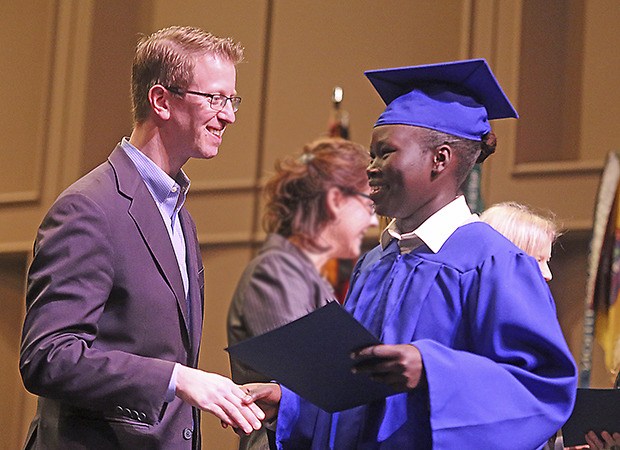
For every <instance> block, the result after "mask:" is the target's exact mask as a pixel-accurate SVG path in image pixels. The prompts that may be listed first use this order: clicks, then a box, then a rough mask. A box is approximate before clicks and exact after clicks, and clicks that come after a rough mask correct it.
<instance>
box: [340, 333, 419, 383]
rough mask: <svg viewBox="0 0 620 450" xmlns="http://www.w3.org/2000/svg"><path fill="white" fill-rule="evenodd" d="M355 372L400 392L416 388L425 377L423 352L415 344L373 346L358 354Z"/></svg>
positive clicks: (354, 361)
mask: <svg viewBox="0 0 620 450" xmlns="http://www.w3.org/2000/svg"><path fill="white" fill-rule="evenodd" d="M351 357H352V359H353V372H354V373H366V374H368V375H369V376H370V378H371V379H373V380H375V381H378V382H380V383H385V384H387V385H389V386H391V387H392V388H393V389H394V390H396V391H399V392H406V391H409V390H411V389H414V388H415V387H417V386H418V384H419V383H420V380H422V377H423V376H424V364H423V363H422V355H421V354H420V351H419V350H418V349H417V348H416V347H415V346H413V345H411V344H396V345H373V346H371V347H366V348H363V349H361V350H358V351H356V352H354V353H353V354H352V355H351Z"/></svg>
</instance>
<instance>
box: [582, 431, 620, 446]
mask: <svg viewBox="0 0 620 450" xmlns="http://www.w3.org/2000/svg"><path fill="white" fill-rule="evenodd" d="M601 438H603V440H601ZM586 442H587V443H588V445H589V446H590V448H591V449H592V450H609V449H615V448H620V433H614V434H613V435H612V434H610V433H608V432H607V431H603V432H602V433H601V435H600V436H598V435H597V434H596V433H595V432H594V431H590V432H589V433H588V434H586Z"/></svg>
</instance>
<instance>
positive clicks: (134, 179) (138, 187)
mask: <svg viewBox="0 0 620 450" xmlns="http://www.w3.org/2000/svg"><path fill="white" fill-rule="evenodd" d="M108 161H109V162H110V164H111V165H112V167H113V168H114V172H115V173H116V179H117V183H118V190H119V192H120V193H121V194H122V195H124V196H125V197H127V198H129V199H131V204H130V206H129V215H130V216H131V217H132V218H133V220H134V222H135V223H136V226H137V228H138V230H139V232H140V234H141V235H142V238H143V239H144V242H145V244H146V245H147V247H148V248H149V251H150V252H151V255H153V259H154V261H155V263H156V264H157V266H158V268H159V270H160V272H161V274H162V276H163V278H164V279H165V280H166V283H167V284H168V286H170V289H171V290H172V292H173V294H174V296H175V298H176V301H177V305H178V307H179V309H180V310H181V315H182V317H183V322H184V325H185V332H186V337H187V338H188V341H189V327H188V325H189V322H188V318H187V305H186V303H185V290H184V289H183V280H182V278H181V273H180V271H179V265H178V264H177V259H176V256H175V254H174V248H173V247H172V242H170V236H169V235H168V232H167V231H166V228H165V225H164V223H163V220H162V218H161V214H160V212H159V210H158V209H157V205H156V204H155V201H154V200H153V197H152V196H151V193H150V192H149V190H148V189H147V187H146V185H145V184H144V182H143V180H142V178H141V177H140V174H139V173H138V171H137V170H136V167H135V166H134V164H133V162H132V161H131V159H129V157H128V156H127V155H126V154H125V151H124V150H123V149H122V148H121V147H120V146H117V147H116V148H115V149H114V151H113V152H112V154H111V155H110V156H109V158H108Z"/></svg>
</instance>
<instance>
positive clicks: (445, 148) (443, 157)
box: [433, 144, 453, 176]
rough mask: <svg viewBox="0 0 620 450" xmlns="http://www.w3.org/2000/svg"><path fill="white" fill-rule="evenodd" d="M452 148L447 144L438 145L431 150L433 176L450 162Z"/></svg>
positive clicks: (444, 168)
mask: <svg viewBox="0 0 620 450" xmlns="http://www.w3.org/2000/svg"><path fill="white" fill-rule="evenodd" d="M452 153H453V151H452V148H451V147H450V146H449V145H448V144H443V145H440V146H439V147H436V148H435V149H434V150H433V176H437V175H439V174H440V173H441V172H443V171H444V170H446V168H447V167H448V166H449V165H450V163H451V162H452V157H453V154H452Z"/></svg>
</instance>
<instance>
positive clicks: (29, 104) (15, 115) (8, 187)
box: [0, 1, 56, 204]
mask: <svg viewBox="0 0 620 450" xmlns="http://www.w3.org/2000/svg"><path fill="white" fill-rule="evenodd" d="M2 14H3V26H2V27H0V42H2V45H1V46H0V60H2V61H3V67H4V70H3V77H2V78H3V80H2V83H0V97H2V103H3V105H4V108H3V109H4V114H5V115H6V116H5V120H2V121H1V122H0V134H1V135H2V142H3V151H2V152H0V167H2V168H6V169H8V168H12V170H5V171H4V173H3V174H2V176H1V177H0V204H2V203H10V202H28V201H37V200H39V198H40V196H41V192H40V190H41V187H42V184H43V183H42V179H41V175H42V171H41V169H42V167H43V163H44V157H45V148H44V145H45V142H46V131H47V129H46V128H47V120H48V119H49V117H48V113H49V110H48V108H49V92H50V78H51V72H52V67H51V63H52V61H53V59H52V51H53V39H52V36H53V35H54V29H55V21H56V4H55V2H53V1H50V2H44V3H40V2H36V1H25V2H19V3H18V2H9V3H8V4H7V5H4V6H3V8H2ZM24 30H29V31H30V30H32V31H34V32H27V33H24ZM34 65H36V67H37V70H33V66H34ZM7 69H8V70H7ZM9 117H10V120H6V119H8V118H9Z"/></svg>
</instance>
